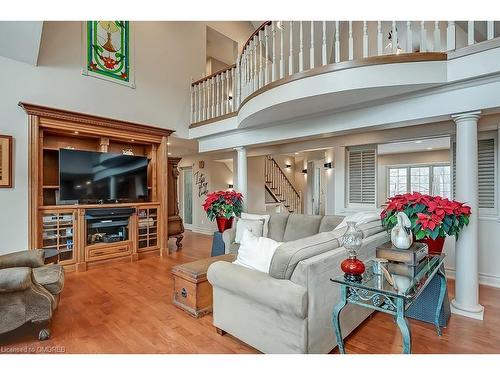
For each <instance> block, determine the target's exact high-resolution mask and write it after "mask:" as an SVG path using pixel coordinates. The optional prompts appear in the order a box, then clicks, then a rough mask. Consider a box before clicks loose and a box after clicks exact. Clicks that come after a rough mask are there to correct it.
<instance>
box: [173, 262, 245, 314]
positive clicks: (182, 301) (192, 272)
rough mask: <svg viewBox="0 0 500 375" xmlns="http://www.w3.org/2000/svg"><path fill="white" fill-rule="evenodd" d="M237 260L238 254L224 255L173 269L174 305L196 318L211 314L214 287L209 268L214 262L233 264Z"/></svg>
mask: <svg viewBox="0 0 500 375" xmlns="http://www.w3.org/2000/svg"><path fill="white" fill-rule="evenodd" d="M235 259H236V254H224V255H219V256H216V257H211V258H206V259H200V260H197V261H194V262H191V263H185V264H179V265H177V266H175V267H173V268H172V275H173V276H174V296H173V301H172V302H173V304H174V305H175V306H177V307H179V308H181V309H183V310H184V311H186V312H188V313H189V314H190V315H192V316H194V317H195V318H199V317H200V316H203V315H205V314H208V313H211V312H212V285H210V283H209V282H208V280H207V270H208V267H209V266H210V265H211V264H212V263H214V262H218V261H221V260H222V261H226V262H232V261H234V260H235Z"/></svg>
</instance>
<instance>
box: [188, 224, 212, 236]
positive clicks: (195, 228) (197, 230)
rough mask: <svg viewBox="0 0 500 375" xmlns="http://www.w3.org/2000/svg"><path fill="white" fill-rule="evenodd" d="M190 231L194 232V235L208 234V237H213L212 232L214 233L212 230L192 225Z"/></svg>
mask: <svg viewBox="0 0 500 375" xmlns="http://www.w3.org/2000/svg"><path fill="white" fill-rule="evenodd" d="M190 230H191V232H194V233H200V234H208V235H209V236H213V234H214V231H215V230H214V229H212V228H203V227H198V226H196V225H192V226H191V228H190Z"/></svg>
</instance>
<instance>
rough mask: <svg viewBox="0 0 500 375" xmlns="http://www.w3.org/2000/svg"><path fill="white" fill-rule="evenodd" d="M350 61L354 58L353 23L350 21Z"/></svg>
mask: <svg viewBox="0 0 500 375" xmlns="http://www.w3.org/2000/svg"><path fill="white" fill-rule="evenodd" d="M348 43H349V60H352V59H353V58H354V40H353V39H352V21H349V41H348Z"/></svg>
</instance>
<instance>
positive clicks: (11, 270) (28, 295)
mask: <svg viewBox="0 0 500 375" xmlns="http://www.w3.org/2000/svg"><path fill="white" fill-rule="evenodd" d="M63 287H64V270H63V268H62V266H60V265H58V264H49V265H45V264H44V251H43V250H29V251H20V252H16V253H9V254H5V255H0V334H2V333H5V332H8V331H12V330H14V329H16V328H18V327H20V326H22V325H23V324H24V323H27V322H31V323H38V324H40V331H39V334H38V338H39V339H40V340H47V339H48V338H49V337H50V330H49V328H48V323H49V322H50V319H51V318H52V314H53V313H54V311H55V309H56V307H57V305H58V302H59V295H60V293H61V291H62V289H63Z"/></svg>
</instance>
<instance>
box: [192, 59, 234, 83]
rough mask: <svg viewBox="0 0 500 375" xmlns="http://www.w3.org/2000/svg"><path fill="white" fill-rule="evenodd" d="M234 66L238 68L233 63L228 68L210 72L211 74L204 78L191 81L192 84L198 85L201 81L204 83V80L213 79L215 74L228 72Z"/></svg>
mask: <svg viewBox="0 0 500 375" xmlns="http://www.w3.org/2000/svg"><path fill="white" fill-rule="evenodd" d="M233 68H236V64H233V65H231V66H228V67H227V68H224V69H221V70H218V71H216V72H215V73H212V74H210V75H209V76H206V77H203V78H202V79H199V80H198V81H195V82H193V83H191V86H196V85H198V84H200V83H202V82H204V81H207V80H209V79H211V78H213V77H215V76H218V75H219V74H222V73H224V72H227V71H228V70H231V69H233Z"/></svg>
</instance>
